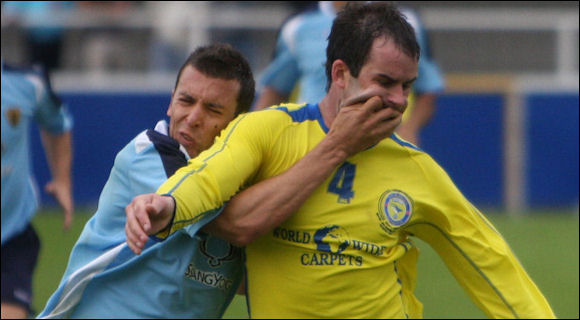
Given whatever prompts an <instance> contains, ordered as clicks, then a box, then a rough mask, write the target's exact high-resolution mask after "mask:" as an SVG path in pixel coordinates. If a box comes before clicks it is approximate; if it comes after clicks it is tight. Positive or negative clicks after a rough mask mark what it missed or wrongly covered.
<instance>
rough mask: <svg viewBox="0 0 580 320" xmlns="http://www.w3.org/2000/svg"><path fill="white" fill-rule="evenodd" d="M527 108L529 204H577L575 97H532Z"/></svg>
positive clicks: (541, 205)
mask: <svg viewBox="0 0 580 320" xmlns="http://www.w3.org/2000/svg"><path fill="white" fill-rule="evenodd" d="M526 105H527V106H528V110H527V121H526V123H527V124H528V126H527V137H528V139H527V141H526V142H527V146H526V148H527V150H528V159H527V174H526V176H527V179H528V183H527V184H526V187H527V190H526V192H527V197H528V203H529V205H530V206H532V207H550V206H554V205H567V204H570V205H574V203H576V204H577V203H578V95H577V94H568V95H566V94H559V95H554V94H532V95H529V96H528V97H527V99H526Z"/></svg>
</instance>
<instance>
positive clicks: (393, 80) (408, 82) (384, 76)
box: [377, 73, 417, 84]
mask: <svg viewBox="0 0 580 320" xmlns="http://www.w3.org/2000/svg"><path fill="white" fill-rule="evenodd" d="M377 76H379V77H382V78H386V79H387V80H388V81H391V82H397V81H398V80H396V79H394V78H392V77H390V76H388V75H386V74H384V73H379V74H377ZM415 80H417V77H414V78H412V79H411V80H408V81H405V82H403V83H405V84H410V83H413V82H415Z"/></svg>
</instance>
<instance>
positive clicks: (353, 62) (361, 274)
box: [126, 2, 554, 318]
mask: <svg viewBox="0 0 580 320" xmlns="http://www.w3.org/2000/svg"><path fill="white" fill-rule="evenodd" d="M418 59H419V47H418V45H417V42H416V40H415V36H414V32H413V29H412V28H411V27H410V26H409V24H408V23H407V22H406V21H405V19H404V18H403V17H402V16H401V15H400V13H399V11H398V10H397V9H395V8H394V7H393V6H392V4H389V3H385V2H371V3H366V4H355V5H348V6H347V7H346V8H345V9H344V10H343V11H342V12H340V13H339V14H338V15H337V18H336V19H335V21H334V23H333V26H332V30H331V33H330V36H329V43H328V48H327V63H326V74H327V78H328V81H329V83H330V86H329V90H328V93H327V94H326V96H325V97H324V98H323V100H322V101H321V102H320V103H319V104H314V105H312V104H304V105H280V106H278V107H274V108H268V109H265V110H262V111H258V112H253V113H249V114H246V115H243V116H240V117H238V118H237V119H235V120H234V121H232V122H231V123H230V125H229V126H228V128H226V129H225V131H224V132H222V134H221V136H220V138H219V139H218V140H217V141H216V143H215V144H214V145H213V146H212V147H211V148H210V149H208V150H207V151H205V152H204V153H202V154H200V156H199V157H198V158H196V159H194V160H191V161H190V162H189V164H188V166H186V167H184V168H182V169H180V170H179V171H178V172H176V174H175V175H173V176H172V177H171V178H169V180H168V181H167V182H166V183H165V184H163V185H162V186H161V187H160V189H159V190H158V192H157V193H158V194H157V195H152V194H149V195H142V196H138V197H137V198H135V199H134V200H133V202H132V203H131V204H130V205H129V206H127V208H126V213H127V225H126V232H127V241H128V242H129V245H130V246H131V248H132V249H133V250H134V251H135V252H139V250H140V248H142V247H143V245H144V242H145V241H146V240H147V234H155V235H156V236H157V237H160V238H163V237H165V236H166V235H167V234H170V233H172V232H175V230H176V229H178V228H181V227H182V226H184V225H187V224H188V223H191V222H195V221H197V220H199V219H200V218H201V217H203V216H204V215H205V214H206V212H209V211H213V210H215V209H216V208H219V207H220V206H222V205H223V204H224V203H225V202H227V201H228V200H229V199H230V197H232V195H234V194H236V193H237V192H238V191H239V190H241V189H242V188H244V187H246V186H248V185H252V184H254V183H256V182H259V181H263V180H265V181H269V179H268V178H271V177H274V178H273V179H276V178H277V176H278V175H282V176H283V175H284V172H285V171H286V170H287V169H289V168H290V170H294V169H295V167H293V165H294V164H295V163H297V162H298V164H303V161H300V162H299V160H300V159H301V158H302V157H303V156H305V155H306V156H310V155H311V153H308V152H309V151H316V150H319V149H320V148H321V147H320V145H326V143H325V141H326V140H325V139H327V138H328V137H329V136H333V135H334V134H335V133H333V132H334V131H336V130H338V131H340V130H341V128H340V127H341V126H340V123H338V124H337V123H336V122H337V121H339V120H340V121H342V120H343V119H344V118H342V116H343V115H345V114H347V113H352V114H356V112H357V111H360V110H363V109H364V110H368V108H369V106H378V107H379V110H380V111H376V110H375V109H372V110H374V111H375V112H383V111H384V110H389V111H390V112H392V114H391V116H397V117H399V116H400V114H401V113H402V112H403V111H404V110H405V107H406V102H407V97H408V95H409V91H410V89H411V85H412V83H413V81H414V79H415V78H416V76H417V62H418ZM360 96H362V97H363V99H362V100H364V99H366V97H367V96H372V98H370V99H368V101H366V102H365V103H363V104H362V105H361V104H359V107H358V108H357V107H356V106H355V107H352V106H349V107H343V106H345V105H348V103H346V101H351V99H354V98H355V97H360ZM377 102H379V103H377ZM381 108H382V109H381ZM329 128H330V131H329ZM363 130H365V128H364V127H361V131H363ZM334 151H336V150H334ZM330 154H335V152H332V151H329V155H330ZM343 154H344V152H343ZM323 156H324V155H323ZM323 156H322V157H323ZM328 162H329V163H331V164H332V161H328ZM319 163H320V161H313V165H316V166H318V165H319ZM302 169H303V171H302V172H299V173H298V174H295V175H294V177H293V179H294V180H292V181H294V182H295V183H296V184H297V185H298V187H296V186H295V185H293V184H287V185H283V184H280V185H277V186H275V187H273V188H271V190H270V191H271V194H272V199H274V200H276V199H278V200H279V199H280V198H281V197H283V196H286V197H287V198H286V199H287V201H286V202H280V203H281V204H282V205H281V207H280V211H283V210H284V208H286V207H287V206H291V205H296V203H301V202H302V201H303V199H305V197H304V193H305V192H309V188H310V187H311V184H310V183H309V181H310V180H317V179H318V178H319V176H320V174H318V173H317V171H316V170H312V168H309V167H308V166H302ZM288 190H290V191H288ZM287 192H289V194H288V193H287ZM294 193H295V194H294ZM294 197H295V198H294ZM268 201H269V200H268ZM278 212H279V210H278V209H277V208H275V207H274V208H273V209H272V211H271V214H272V217H273V218H276V217H277V214H278ZM227 216H228V215H226V214H224V215H221V216H219V217H218V218H217V219H218V220H216V221H220V219H221V220H223V221H224V223H223V224H221V223H216V224H215V225H221V226H222V227H223V228H222V229H223V230H219V229H220V228H218V227H216V228H215V229H214V230H211V232H215V233H216V234H221V235H222V236H223V237H225V238H226V239H233V240H232V241H237V242H236V243H239V244H245V243H249V244H248V245H247V247H246V258H247V260H246V267H247V279H246V281H247V282H246V290H247V299H248V306H249V311H250V315H251V316H252V317H256V318H266V317H268V318H270V317H271V318H420V317H422V305H421V303H420V302H419V301H418V300H417V299H416V298H415V296H414V294H413V290H414V288H415V285H416V283H415V280H416V260H417V256H418V251H417V249H416V248H415V246H414V245H413V242H412V237H417V238H420V239H422V240H424V241H426V242H427V243H429V244H430V245H431V246H432V247H433V248H434V249H435V251H436V252H437V253H438V254H439V255H440V257H441V258H442V259H443V261H444V262H445V263H446V265H447V267H448V268H449V269H450V270H451V272H452V274H453V275H454V276H455V278H456V279H457V281H458V282H459V284H460V285H461V286H462V287H463V288H464V289H465V291H466V292H467V293H468V295H469V296H470V297H471V299H472V300H473V302H474V303H475V304H476V305H477V306H478V307H480V308H481V309H482V310H483V311H484V312H485V313H486V314H487V315H488V316H489V317H493V318H553V317H554V313H553V312H552V310H551V308H550V306H549V304H548V302H547V301H546V299H545V298H544V296H543V295H542V293H541V292H540V291H539V290H538V288H537V287H536V285H535V284H534V282H533V281H532V280H531V279H530V277H529V276H528V275H527V273H526V272H525V270H524V268H523V267H522V265H521V264H520V262H519V261H518V260H517V258H516V256H515V255H514V253H513V252H512V251H511V249H510V248H509V246H508V244H507V243H506V242H505V241H504V239H503V238H502V236H501V235H500V234H499V233H498V232H497V230H495V228H494V227H493V226H492V225H491V223H490V222H489V221H488V220H487V219H486V218H485V217H484V216H483V215H482V214H481V213H480V212H479V211H478V210H477V209H476V208H475V207H474V206H473V205H472V204H471V203H470V202H469V201H468V200H467V199H466V198H465V197H464V196H463V195H462V193H461V192H460V191H459V190H458V189H457V187H456V186H455V185H454V183H453V182H452V180H451V179H450V178H449V176H448V175H447V174H446V173H445V171H444V170H443V169H442V168H441V167H440V166H439V165H438V164H437V163H436V162H435V161H434V160H433V159H432V158H431V157H430V156H429V155H428V154H426V153H425V152H424V151H422V150H420V149H418V148H416V147H415V146H414V145H412V144H410V143H408V142H406V141H403V140H401V139H400V138H398V136H397V135H392V136H390V138H386V139H383V140H382V141H380V142H379V143H377V144H374V145H372V146H371V147H369V148H367V149H366V150H364V151H362V152H360V153H357V154H355V155H353V156H350V157H348V158H347V159H346V160H345V161H343V162H342V163H341V164H340V165H338V168H337V169H335V170H333V171H332V172H331V175H330V176H329V177H328V178H327V179H325V180H324V181H323V182H322V183H321V184H320V185H319V186H318V187H317V188H315V189H314V191H312V194H311V195H310V196H309V197H307V198H306V200H305V201H304V202H303V203H302V204H301V206H300V207H299V209H298V210H297V211H296V212H295V213H294V214H293V215H291V216H290V218H288V219H287V220H285V221H284V222H283V223H282V224H281V225H279V226H277V227H275V228H274V229H273V230H271V231H269V232H267V233H265V234H263V235H262V236H260V237H258V238H257V239H256V240H255V241H252V240H254V237H255V236H256V234H255V233H253V232H252V230H251V228H250V229H249V230H248V229H244V228H243V226H244V224H243V223H241V224H239V223H234V224H232V225H229V224H228V223H227V222H228V219H227ZM234 216H235V215H234ZM264 219H268V217H266V218H264ZM234 220H235V219H234ZM232 221H233V220H232ZM238 230H243V231H245V235H246V238H243V237H242V236H243V233H242V235H240V234H237V235H235V234H236V233H237V232H238ZM257 235H260V234H257ZM236 239H237V240H236ZM241 239H243V240H241ZM250 242H251V243H250ZM447 307H452V306H447Z"/></svg>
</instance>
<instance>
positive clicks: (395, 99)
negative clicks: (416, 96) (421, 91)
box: [387, 86, 409, 110]
mask: <svg viewBox="0 0 580 320" xmlns="http://www.w3.org/2000/svg"><path fill="white" fill-rule="evenodd" d="M408 94H409V92H408V90H405V89H403V86H395V87H393V88H392V90H391V91H390V92H389V95H388V96H387V101H388V103H389V105H394V106H397V107H398V109H399V110H404V109H402V108H403V107H405V106H406V105H407V96H408Z"/></svg>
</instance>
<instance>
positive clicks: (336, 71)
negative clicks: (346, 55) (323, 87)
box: [331, 59, 351, 89]
mask: <svg viewBox="0 0 580 320" xmlns="http://www.w3.org/2000/svg"><path fill="white" fill-rule="evenodd" d="M331 76H332V84H334V85H336V86H338V87H339V88H341V89H344V88H345V87H346V84H347V83H348V81H349V79H350V77H351V75H350V70H349V69H348V66H347V65H346V63H345V62H344V61H342V60H340V59H337V60H335V61H334V62H333V63H332V70H331Z"/></svg>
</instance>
